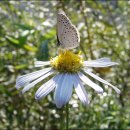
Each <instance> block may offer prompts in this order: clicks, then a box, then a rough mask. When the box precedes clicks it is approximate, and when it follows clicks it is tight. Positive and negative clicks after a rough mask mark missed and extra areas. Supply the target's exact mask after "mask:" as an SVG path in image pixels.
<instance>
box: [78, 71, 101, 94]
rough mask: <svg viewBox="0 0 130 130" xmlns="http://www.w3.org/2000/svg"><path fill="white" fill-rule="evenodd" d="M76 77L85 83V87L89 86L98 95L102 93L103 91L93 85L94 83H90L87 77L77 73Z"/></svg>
mask: <svg viewBox="0 0 130 130" xmlns="http://www.w3.org/2000/svg"><path fill="white" fill-rule="evenodd" d="M78 75H79V77H80V79H81V80H82V81H83V82H84V83H86V84H87V85H89V86H90V87H92V88H93V89H94V90H95V91H96V92H98V93H101V94H102V93H103V89H102V88H101V87H100V86H98V85H97V84H95V83H94V82H92V81H91V80H90V79H89V78H88V77H86V76H85V75H84V74H83V73H81V72H78Z"/></svg>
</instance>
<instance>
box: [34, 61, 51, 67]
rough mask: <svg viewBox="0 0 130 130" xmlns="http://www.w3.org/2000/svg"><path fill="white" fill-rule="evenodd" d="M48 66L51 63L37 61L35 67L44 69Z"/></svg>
mask: <svg viewBox="0 0 130 130" xmlns="http://www.w3.org/2000/svg"><path fill="white" fill-rule="evenodd" d="M46 65H50V62H49V61H35V62H34V66H35V67H42V66H46Z"/></svg>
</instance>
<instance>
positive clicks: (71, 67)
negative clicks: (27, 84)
mask: <svg viewBox="0 0 130 130" xmlns="http://www.w3.org/2000/svg"><path fill="white" fill-rule="evenodd" d="M50 63H51V65H52V67H53V68H54V69H55V70H57V71H59V72H65V73H66V72H69V73H75V72H77V71H79V70H80V69H81V67H82V66H83V58H82V56H81V55H80V54H74V53H73V52H70V51H68V50H60V54H59V55H58V56H56V57H54V58H52V59H51V60H50Z"/></svg>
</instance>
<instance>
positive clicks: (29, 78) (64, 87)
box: [16, 51, 120, 108]
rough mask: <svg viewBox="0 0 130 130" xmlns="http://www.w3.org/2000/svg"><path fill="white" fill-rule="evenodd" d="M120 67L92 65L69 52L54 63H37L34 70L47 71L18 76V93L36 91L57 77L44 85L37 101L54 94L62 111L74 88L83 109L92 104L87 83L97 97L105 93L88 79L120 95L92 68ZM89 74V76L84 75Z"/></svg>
mask: <svg viewBox="0 0 130 130" xmlns="http://www.w3.org/2000/svg"><path fill="white" fill-rule="evenodd" d="M114 65H117V63H116V62H112V61H111V60H110V59H109V58H100V59H97V60H92V61H83V59H82V57H81V56H80V55H79V54H78V55H76V54H74V53H72V52H70V51H64V52H61V53H60V55H59V56H57V57H55V58H53V59H51V61H47V62H43V61H36V62H35V67H46V66H51V67H48V68H44V69H41V70H39V71H35V72H33V73H30V74H26V75H23V76H19V77H18V78H17V80H16V88H17V89H19V88H21V87H24V88H23V90H22V93H24V92H26V91H28V90H29V89H30V88H33V87H34V86H35V85H36V84H37V83H39V82H40V81H42V80H44V79H45V78H48V77H49V76H51V75H54V74H55V76H54V77H52V78H51V79H50V80H49V81H47V82H46V83H44V84H43V85H42V86H41V87H40V88H39V89H38V90H37V92H36V94H35V98H36V99H37V100H39V99H41V98H43V97H45V96H46V95H48V94H49V93H50V92H51V91H52V90H54V89H55V92H54V101H55V103H56V106H57V107H58V108H61V107H62V106H64V105H65V104H66V103H68V102H69V100H70V98H71V96H72V91H73V87H74V89H75V92H76V94H77V95H78V97H79V99H80V100H81V102H82V103H83V104H84V105H88V104H89V99H88V94H87V92H86V90H85V88H84V86H83V83H82V82H84V83H85V84H86V85H88V86H90V87H92V88H93V89H94V90H95V91H96V92H97V93H100V94H102V93H103V89H102V88H101V87H100V86H99V85H97V84H95V83H94V82H93V81H91V80H90V79H89V78H88V77H87V76H86V75H89V76H91V77H92V78H94V79H96V80H98V81H100V82H102V83H104V84H106V85H108V86H111V87H112V88H113V89H114V90H115V91H116V92H117V93H118V94H120V90H119V89H118V88H116V87H115V86H113V85H112V84H110V83H108V82H107V81H105V80H103V79H102V78H100V77H98V76H97V75H95V74H94V73H92V72H91V71H89V68H90V67H97V68H99V67H110V66H114ZM85 74H86V75H85Z"/></svg>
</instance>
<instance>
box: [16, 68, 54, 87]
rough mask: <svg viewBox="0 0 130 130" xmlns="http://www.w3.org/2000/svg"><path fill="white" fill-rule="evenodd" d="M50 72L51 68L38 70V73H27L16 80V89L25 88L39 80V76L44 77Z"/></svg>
mask: <svg viewBox="0 0 130 130" xmlns="http://www.w3.org/2000/svg"><path fill="white" fill-rule="evenodd" d="M50 70H51V67H50V68H46V69H42V70H39V71H35V72H33V73H29V74H26V75H22V76H19V77H18V78H17V79H16V88H17V89H19V88H20V87H23V86H25V85H26V84H28V83H29V82H31V81H33V80H35V79H37V78H39V77H40V76H42V75H44V74H45V73H47V72H49V71H50Z"/></svg>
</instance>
